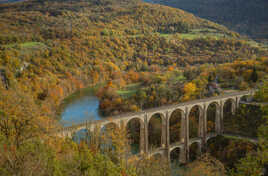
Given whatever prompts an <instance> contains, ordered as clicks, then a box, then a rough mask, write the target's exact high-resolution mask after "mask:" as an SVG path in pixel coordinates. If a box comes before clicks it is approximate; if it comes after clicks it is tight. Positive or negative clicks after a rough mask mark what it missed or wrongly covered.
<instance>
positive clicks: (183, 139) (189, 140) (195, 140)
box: [56, 90, 254, 163]
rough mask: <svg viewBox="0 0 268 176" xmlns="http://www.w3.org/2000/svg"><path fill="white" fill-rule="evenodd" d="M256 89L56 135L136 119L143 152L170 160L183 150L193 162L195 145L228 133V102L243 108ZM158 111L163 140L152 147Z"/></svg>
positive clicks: (81, 126)
mask: <svg viewBox="0 0 268 176" xmlns="http://www.w3.org/2000/svg"><path fill="white" fill-rule="evenodd" d="M253 94H254V90H249V91H239V92H233V93H228V94H224V95H220V96H216V97H210V98H205V99H199V100H194V101H189V102H183V103H179V104H175V105H169V106H162V107H158V108H152V109H147V110H144V111H141V112H137V113H128V114H122V115H118V116H115V117H110V118H107V119H105V120H98V121H93V122H91V123H87V122H86V123H82V124H78V125H74V126H70V127H65V128H62V129H60V130H58V131H57V133H56V135H58V136H60V137H71V136H72V134H73V133H75V132H77V131H79V130H82V129H88V130H90V131H93V130H94V128H95V127H96V126H99V127H101V128H102V127H104V126H105V125H107V124H109V123H114V124H115V125H116V126H118V127H124V128H126V127H127V126H128V124H129V123H130V122H131V121H132V120H137V121H138V122H139V125H140V128H139V130H140V132H139V134H140V135H139V136H140V139H139V153H140V154H143V153H145V154H147V155H149V156H154V155H159V154H161V155H162V156H165V157H166V158H167V159H168V160H169V161H170V155H171V153H172V152H173V151H174V150H179V155H178V156H179V161H180V162H181V163H185V162H187V161H189V159H190V157H191V155H190V152H191V151H190V148H191V146H192V145H196V146H198V152H201V150H202V148H203V147H204V146H205V145H206V143H207V141H208V140H209V139H211V138H213V137H215V136H217V135H220V134H223V133H224V125H223V119H224V113H223V112H224V107H225V105H226V103H227V102H230V103H231V112H232V113H235V110H236V108H238V107H239V102H240V99H241V98H242V97H244V96H252V95H253ZM212 105H215V106H216V109H215V113H214V115H215V117H214V123H215V130H214V131H212V132H211V131H208V126H207V122H208V119H207V117H208V114H207V113H208V108H209V107H210V106H212ZM196 107H197V109H198V111H199V113H198V117H195V118H197V119H198V124H197V125H198V132H197V135H195V136H194V137H191V136H190V115H191V110H192V109H193V108H196ZM176 111H179V113H180V123H181V126H180V135H179V140H176V141H172V143H171V141H170V135H171V134H170V120H171V118H172V114H173V113H175V112H176ZM156 114H158V115H159V117H160V119H161V134H160V136H159V137H160V138H161V139H159V141H161V142H160V143H161V144H160V145H159V146H158V147H157V148H154V149H150V147H149V123H150V121H151V120H152V119H153V118H155V117H154V116H155V115H156Z"/></svg>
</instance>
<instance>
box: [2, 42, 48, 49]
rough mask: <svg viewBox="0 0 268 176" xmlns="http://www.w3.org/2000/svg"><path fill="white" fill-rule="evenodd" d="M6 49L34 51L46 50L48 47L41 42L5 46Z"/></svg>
mask: <svg viewBox="0 0 268 176" xmlns="http://www.w3.org/2000/svg"><path fill="white" fill-rule="evenodd" d="M4 47H5V48H20V49H34V48H37V49H38V48H45V47H46V45H45V44H44V43H41V42H25V43H15V44H9V45H4Z"/></svg>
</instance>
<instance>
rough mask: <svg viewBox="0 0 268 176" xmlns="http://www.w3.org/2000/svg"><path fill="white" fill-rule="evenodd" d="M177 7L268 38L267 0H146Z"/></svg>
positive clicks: (243, 31)
mask: <svg viewBox="0 0 268 176" xmlns="http://www.w3.org/2000/svg"><path fill="white" fill-rule="evenodd" d="M145 2H151V3H157V4H162V5H167V6H171V7H176V8H179V9H182V10H186V11H188V12H191V13H193V14H194V15H197V16H199V17H201V18H206V19H208V20H211V21H214V22H217V23H220V24H223V25H225V26H227V27H228V28H230V29H232V30H235V31H237V32H239V33H241V34H246V35H249V36H251V37H253V38H255V39H263V38H264V39H268V13H267V9H268V1H267V0H254V1H253V0H248V1H246V0H145Z"/></svg>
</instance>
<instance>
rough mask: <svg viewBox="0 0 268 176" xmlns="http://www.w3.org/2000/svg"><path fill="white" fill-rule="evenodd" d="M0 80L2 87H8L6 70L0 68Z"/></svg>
mask: <svg viewBox="0 0 268 176" xmlns="http://www.w3.org/2000/svg"><path fill="white" fill-rule="evenodd" d="M0 80H1V81H2V83H3V85H4V87H5V88H6V89H8V88H9V80H8V78H7V76H6V71H5V70H4V69H0Z"/></svg>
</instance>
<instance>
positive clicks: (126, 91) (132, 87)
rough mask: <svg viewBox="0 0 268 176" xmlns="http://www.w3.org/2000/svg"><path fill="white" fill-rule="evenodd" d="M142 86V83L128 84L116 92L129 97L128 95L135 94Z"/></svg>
mask: <svg viewBox="0 0 268 176" xmlns="http://www.w3.org/2000/svg"><path fill="white" fill-rule="evenodd" d="M141 88H142V87H141V83H133V84H128V85H126V86H125V87H124V88H123V89H121V90H117V91H116V93H117V94H118V95H120V96H122V97H123V98H128V97H131V96H133V95H135V93H136V92H137V91H138V90H139V89H141Z"/></svg>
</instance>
